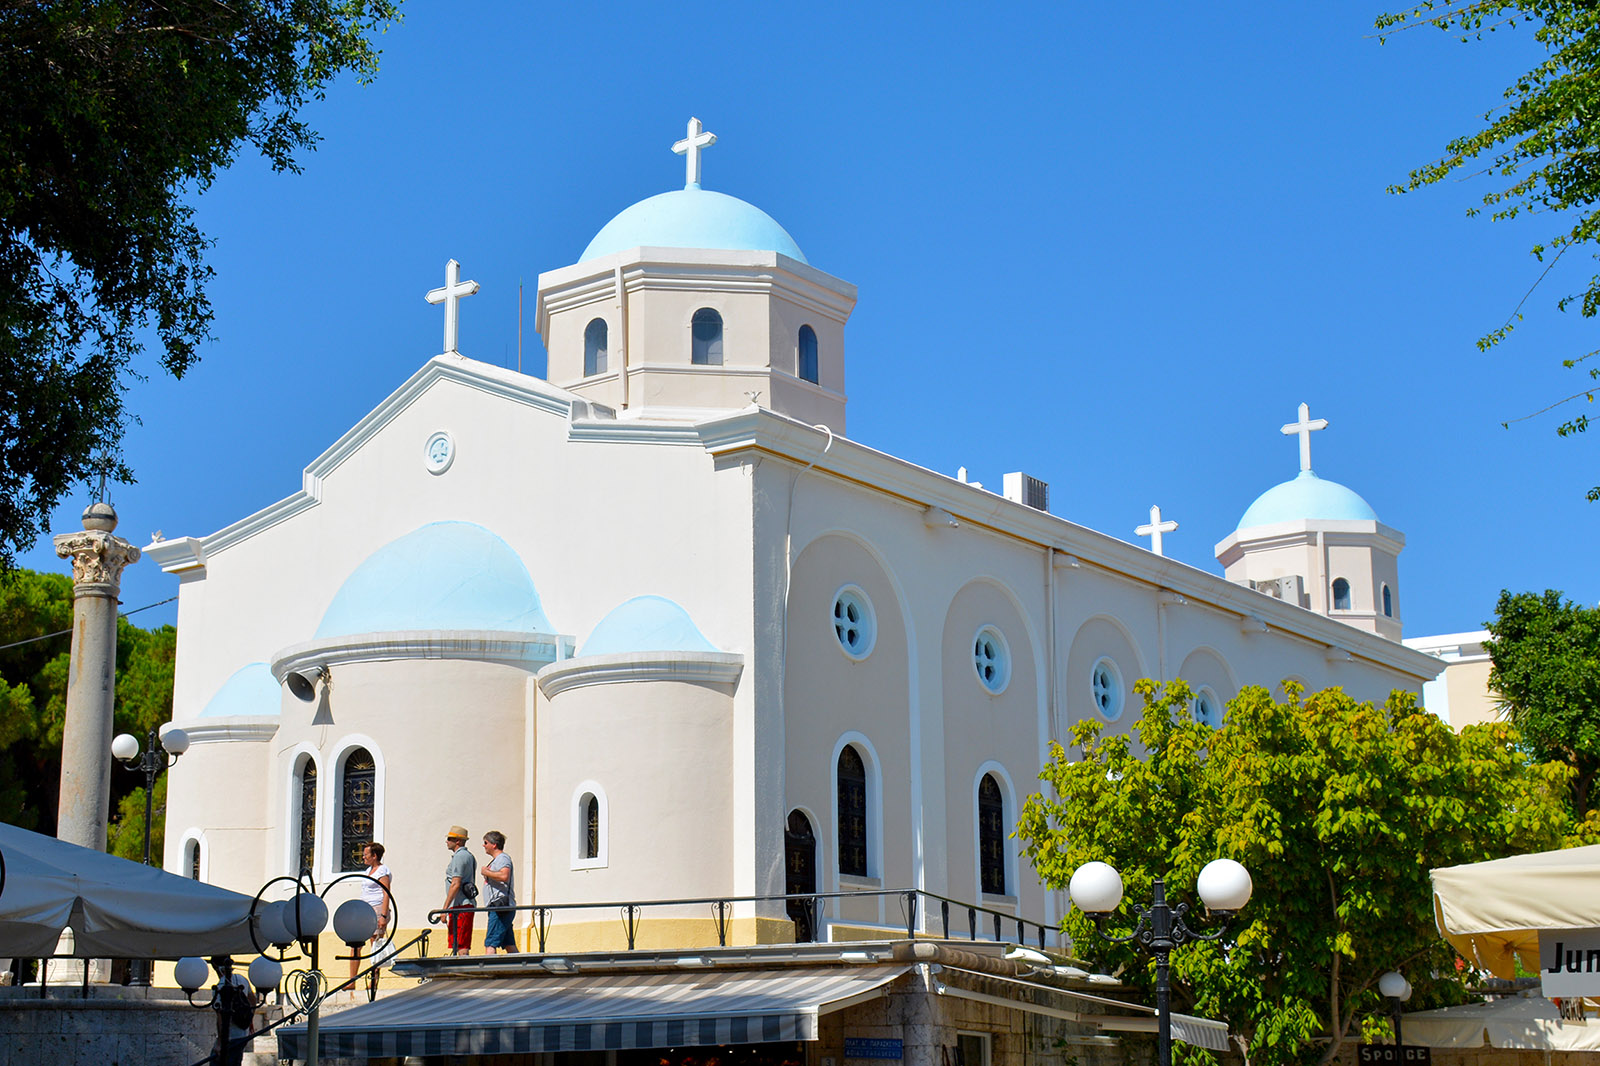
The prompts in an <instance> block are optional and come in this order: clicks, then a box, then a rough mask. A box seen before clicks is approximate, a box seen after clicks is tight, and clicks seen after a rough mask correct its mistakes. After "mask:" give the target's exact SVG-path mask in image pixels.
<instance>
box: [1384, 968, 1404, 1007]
mask: <svg viewBox="0 0 1600 1066" xmlns="http://www.w3.org/2000/svg"><path fill="white" fill-rule="evenodd" d="M1378 991H1379V992H1381V993H1383V995H1384V996H1386V997H1387V998H1389V999H1398V1000H1399V1001H1400V1002H1402V1003H1404V1002H1405V1001H1406V1000H1408V999H1410V998H1411V982H1410V981H1407V980H1406V978H1405V974H1402V973H1399V972H1397V971H1395V970H1390V971H1389V972H1388V973H1386V974H1384V975H1383V976H1382V977H1380V978H1378Z"/></svg>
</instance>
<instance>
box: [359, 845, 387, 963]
mask: <svg viewBox="0 0 1600 1066" xmlns="http://www.w3.org/2000/svg"><path fill="white" fill-rule="evenodd" d="M361 861H362V862H364V863H366V864H367V876H368V877H370V878H372V881H363V882H361V898H362V899H363V900H365V901H366V902H367V903H370V904H372V909H373V910H374V911H376V912H377V914H378V928H377V929H376V930H374V931H373V934H372V939H371V941H369V942H368V943H369V945H370V946H371V948H372V951H371V952H369V953H368V958H369V959H370V958H371V955H372V954H374V953H376V952H377V951H378V944H379V942H380V941H383V940H387V939H388V938H389V893H388V892H385V891H384V889H386V888H388V887H389V879H390V878H391V877H392V876H393V875H392V874H391V873H390V872H389V868H388V867H387V866H385V865H384V864H383V845H382V844H380V843H378V842H377V841H376V840H374V841H373V842H372V843H370V844H368V845H367V846H366V847H364V848H362V849H361ZM374 881H376V882H377V884H374V883H373V882H374ZM378 885H382V886H383V888H379V887H378ZM357 966H358V962H357V960H356V959H355V958H351V960H350V976H351V977H354V976H355V975H356V969H357Z"/></svg>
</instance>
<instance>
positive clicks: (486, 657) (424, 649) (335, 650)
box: [272, 629, 574, 685]
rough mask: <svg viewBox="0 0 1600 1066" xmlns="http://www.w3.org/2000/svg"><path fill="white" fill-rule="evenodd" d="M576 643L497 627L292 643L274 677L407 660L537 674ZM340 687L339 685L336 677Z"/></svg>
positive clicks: (275, 664)
mask: <svg viewBox="0 0 1600 1066" xmlns="http://www.w3.org/2000/svg"><path fill="white" fill-rule="evenodd" d="M573 646H574V642H573V639H572V638H571V637H567V636H558V635H555V634H550V633H512V632H506V631H503V630H492V629H456V630H420V629H418V630H403V631H399V632H394V633H356V634H352V635H350V636H339V637H324V638H322V639H321V640H308V641H304V642H302V643H300V644H291V645H290V646H289V647H287V648H284V649H283V650H281V651H279V652H278V653H276V654H275V655H273V657H272V676H273V677H275V678H277V679H278V682H279V683H280V684H281V683H282V682H283V679H284V677H285V676H287V675H288V674H289V673H291V672H298V671H301V670H313V669H316V668H317V667H319V666H326V667H328V668H329V669H333V668H335V667H339V666H347V665H349V664H351V663H375V662H392V661H395V660H401V659H466V660H470V661H473V662H485V663H504V664H506V665H508V666H519V667H522V668H524V669H528V670H530V671H531V670H537V669H538V668H539V667H540V666H543V665H544V664H545V663H550V662H554V661H556V660H557V659H561V658H565V657H567V656H570V655H571V654H572V649H573ZM334 684H336V685H337V684H338V678H337V676H335V678H334Z"/></svg>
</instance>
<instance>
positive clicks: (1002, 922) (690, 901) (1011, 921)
mask: <svg viewBox="0 0 1600 1066" xmlns="http://www.w3.org/2000/svg"><path fill="white" fill-rule="evenodd" d="M884 897H895V898H897V899H898V900H899V901H900V905H901V912H902V914H903V915H904V916H905V920H906V923H905V924H906V936H907V937H908V938H912V939H914V938H915V937H916V935H917V903H918V900H919V899H924V900H928V901H931V902H933V903H937V904H938V905H939V917H940V924H941V929H942V935H943V936H944V938H945V939H947V940H948V939H951V933H950V913H951V910H952V908H958V909H961V910H965V911H966V917H967V939H969V940H974V941H975V940H977V939H978V924H979V915H983V916H984V917H985V918H987V919H989V920H990V921H991V922H992V927H993V930H994V939H995V940H997V941H998V940H1002V939H1003V938H1004V927H1005V926H1006V925H1011V926H1013V927H1014V928H1015V929H1016V933H1017V940H1016V942H1017V943H1018V944H1025V943H1027V940H1028V934H1029V932H1030V931H1032V932H1034V933H1036V934H1037V937H1036V939H1037V942H1038V945H1039V947H1040V948H1043V947H1044V946H1045V943H1044V942H1045V935H1046V933H1047V932H1052V933H1054V932H1059V929H1058V928H1057V927H1056V926H1047V925H1045V924H1044V923H1042V922H1036V921H1032V920H1029V919H1026V918H1019V917H1017V916H1015V915H1012V914H1007V913H1005V912H1004V911H998V910H995V909H993V908H992V907H985V906H982V905H981V904H976V903H968V902H965V901H963V900H958V899H952V898H951V897H949V896H941V895H939V894H938V893H935V892H928V891H926V890H924V889H920V888H881V889H872V888H868V889H849V890H845V891H840V892H791V893H784V894H779V895H756V896H695V897H689V898H681V899H646V900H617V901H614V902H605V903H522V904H516V905H513V906H510V907H490V906H475V907H464V906H454V907H448V908H446V907H440V908H437V909H435V910H431V911H429V912H428V915H427V920H428V923H429V924H430V925H438V924H439V923H440V922H441V921H443V920H444V918H445V917H446V916H447V915H450V914H467V913H471V914H478V913H484V914H487V913H489V912H491V911H493V912H495V913H499V914H504V913H506V912H508V911H510V912H513V913H519V912H528V913H531V914H532V915H533V923H532V925H531V927H530V928H532V929H533V931H534V935H535V937H537V939H538V942H539V954H541V955H542V954H544V953H545V952H546V950H547V949H548V946H549V936H550V919H551V917H552V916H553V915H554V913H555V912H556V911H576V910H607V909H612V908H615V909H616V910H617V912H618V913H619V915H620V916H621V920H622V931H623V935H624V937H625V938H626V940H627V943H628V950H629V951H633V950H635V943H636V941H637V937H638V931H639V922H640V919H641V918H642V917H643V913H642V912H643V911H644V910H646V909H648V908H655V907H691V906H710V907H711V911H712V920H713V921H714V922H715V923H716V928H717V946H718V947H727V946H728V922H729V918H730V913H729V912H730V911H731V909H732V905H733V904H735V903H776V902H779V901H782V902H784V903H789V902H799V903H802V904H803V905H804V906H805V907H806V909H807V912H808V916H809V919H810V925H811V928H812V930H813V931H815V930H816V929H817V927H818V926H817V918H818V916H819V914H820V912H821V909H822V902H823V901H824V900H832V899H860V898H869V899H870V898H884ZM930 913H931V912H930Z"/></svg>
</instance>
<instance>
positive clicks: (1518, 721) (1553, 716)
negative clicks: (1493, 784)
mask: <svg viewBox="0 0 1600 1066" xmlns="http://www.w3.org/2000/svg"><path fill="white" fill-rule="evenodd" d="M1485 624H1486V625H1487V627H1488V630H1489V632H1490V634H1491V635H1492V638H1493V639H1491V640H1488V641H1485V642H1484V647H1486V648H1487V649H1488V651H1489V659H1490V661H1491V662H1492V663H1493V664H1494V665H1493V667H1492V668H1491V669H1490V671H1489V688H1490V689H1491V690H1493V691H1494V693H1495V694H1496V695H1497V696H1499V697H1500V700H1501V704H1500V706H1501V709H1502V711H1503V712H1504V713H1505V714H1506V716H1507V717H1509V718H1510V719H1511V721H1512V723H1513V724H1515V725H1516V727H1517V729H1518V731H1520V732H1521V734H1522V739H1523V742H1524V743H1526V744H1527V745H1528V747H1529V748H1530V749H1532V750H1533V752H1534V753H1535V754H1536V755H1537V756H1538V757H1539V758H1541V759H1553V760H1555V761H1557V762H1561V763H1565V764H1566V765H1568V766H1570V767H1572V769H1573V771H1574V774H1573V778H1572V792H1571V797H1572V809H1573V812H1574V814H1576V815H1577V816H1578V817H1579V818H1583V817H1584V816H1585V815H1587V814H1588V812H1589V810H1590V808H1591V805H1592V803H1593V799H1594V797H1593V794H1592V792H1593V786H1594V779H1595V772H1596V771H1597V770H1600V608H1590V607H1581V606H1579V605H1578V604H1576V603H1573V602H1572V601H1571V600H1565V601H1564V600H1562V598H1561V593H1559V592H1556V591H1555V590H1553V589H1549V590H1546V591H1545V592H1544V593H1543V594H1542V595H1540V594H1537V593H1533V592H1519V593H1516V594H1515V595H1513V594H1512V593H1510V592H1507V591H1502V592H1501V593H1500V600H1499V602H1498V603H1496V604H1495V618H1494V621H1492V622H1488V623H1485Z"/></svg>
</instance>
